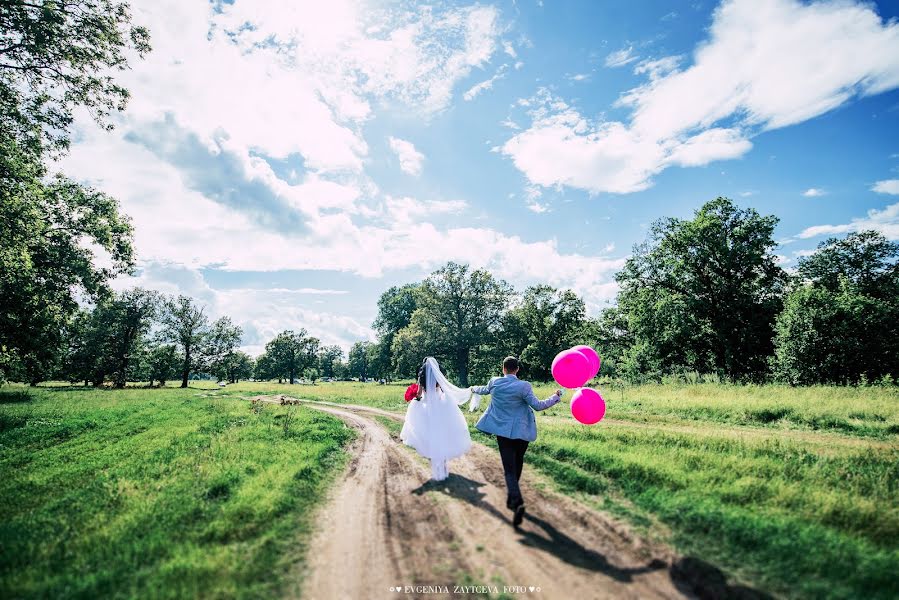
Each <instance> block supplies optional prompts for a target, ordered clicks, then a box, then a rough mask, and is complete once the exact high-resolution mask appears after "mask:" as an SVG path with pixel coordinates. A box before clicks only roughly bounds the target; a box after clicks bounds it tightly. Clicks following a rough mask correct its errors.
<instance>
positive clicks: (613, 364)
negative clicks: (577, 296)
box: [584, 307, 639, 379]
mask: <svg viewBox="0 0 899 600" xmlns="http://www.w3.org/2000/svg"><path fill="white" fill-rule="evenodd" d="M584 339H585V340H587V341H586V342H585V343H587V344H588V345H590V346H592V347H593V348H595V349H596V351H597V352H599V354H600V356H601V357H602V371H601V372H602V374H603V375H609V376H618V375H625V376H627V377H629V378H631V379H638V378H639V372H638V371H634V372H631V371H629V370H628V368H629V367H631V366H632V365H630V364H628V363H627V362H626V358H627V355H628V351H629V350H630V348H631V347H632V346H633V345H634V341H633V336H631V334H630V330H629V329H628V323H627V316H626V315H625V314H624V313H623V312H622V311H621V310H619V309H618V308H617V307H615V308H607V309H605V310H603V311H602V313H601V314H600V315H599V318H597V319H587V321H586V322H585V324H584Z"/></svg>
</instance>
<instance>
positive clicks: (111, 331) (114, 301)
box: [60, 288, 159, 388]
mask: <svg viewBox="0 0 899 600" xmlns="http://www.w3.org/2000/svg"><path fill="white" fill-rule="evenodd" d="M158 303H159V299H158V294H157V293H156V292H152V291H149V290H145V289H141V288H133V289H130V290H126V291H123V292H119V293H116V294H113V295H112V296H109V297H107V298H104V299H102V300H101V301H100V302H99V303H98V304H97V305H95V306H94V307H93V308H92V309H90V310H86V309H85V310H81V311H79V312H78V313H77V314H76V315H75V317H74V318H73V319H72V320H71V321H70V324H69V326H68V327H67V351H66V353H65V354H66V356H65V358H64V360H63V366H62V371H61V372H60V375H62V376H63V377H65V378H66V379H68V380H69V381H85V382H88V381H90V382H93V383H94V385H102V384H103V383H104V381H106V380H107V379H110V380H112V382H113V384H114V385H115V387H117V388H123V387H125V383H126V382H127V381H128V378H129V376H131V375H133V373H134V372H136V371H139V368H138V367H139V363H140V355H141V351H142V350H141V349H142V346H143V342H144V337H145V336H146V334H147V332H148V331H149V330H150V327H151V326H152V323H153V319H154V317H155V315H156V311H157V308H158Z"/></svg>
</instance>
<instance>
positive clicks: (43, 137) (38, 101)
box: [0, 0, 149, 383]
mask: <svg viewBox="0 0 899 600" xmlns="http://www.w3.org/2000/svg"><path fill="white" fill-rule="evenodd" d="M128 49H134V50H136V51H137V53H138V55H142V54H143V53H145V52H147V51H148V50H149V45H148V36H147V32H146V30H145V29H142V28H139V27H133V26H132V25H131V23H130V16H129V13H128V7H127V4H124V3H116V2H109V1H106V0H82V1H73V2H64V3H61V2H41V3H37V2H25V1H17V0H9V1H7V2H3V3H2V4H0V221H2V222H3V223H4V227H3V228H2V232H0V305H2V306H3V307H4V310H3V311H2V312H0V361H2V362H0V373H2V372H9V371H10V370H11V369H16V370H17V372H18V373H19V374H23V375H26V376H27V377H28V378H29V379H30V380H31V382H32V383H35V382H36V381H39V380H40V379H41V378H43V377H44V376H46V374H47V373H49V372H50V370H51V369H52V368H53V366H54V364H55V362H56V359H57V357H58V355H59V349H60V345H61V343H62V338H63V334H64V329H65V327H66V326H67V324H68V321H69V320H70V318H71V317H72V315H74V314H75V312H76V310H77V302H76V300H75V298H76V297H77V296H78V295H86V296H87V297H88V298H92V299H94V300H97V299H99V298H100V297H101V296H102V295H104V294H106V293H108V289H107V287H106V282H107V281H108V280H109V279H110V278H111V277H113V276H115V275H117V274H120V273H125V272H128V271H129V270H130V269H131V267H132V266H133V264H134V258H133V250H132V247H131V237H132V232H131V225H130V223H129V221H128V219H127V218H126V217H125V216H123V215H121V214H120V212H119V207H118V203H117V202H116V201H115V200H114V199H112V198H110V197H109V196H106V195H105V194H102V193H99V192H97V191H95V190H92V189H90V188H87V187H84V186H81V185H79V184H77V183H75V182H73V181H71V180H68V179H66V178H64V177H61V176H57V177H56V178H55V179H53V180H51V181H46V180H45V175H46V167H45V161H46V159H47V158H48V157H49V158H54V157H55V155H56V154H58V153H61V152H63V151H64V150H65V149H66V148H67V147H68V140H69V137H68V136H69V126H70V124H71V122H72V115H73V111H74V110H75V109H76V108H78V107H82V108H87V109H88V111H89V112H91V114H92V115H93V116H94V118H95V119H96V120H97V121H98V122H99V123H100V124H101V125H103V126H106V127H109V126H110V124H111V122H110V121H109V120H108V119H107V116H108V115H109V114H110V112H112V111H114V110H122V109H123V108H124V104H125V100H126V99H127V96H128V93H127V90H125V89H124V88H123V87H121V86H119V85H117V84H116V83H115V81H114V79H113V78H112V76H111V75H110V73H111V72H113V71H114V70H121V69H125V68H126V67H127V61H126V58H125V56H126V50H128ZM92 246H93V247H95V248H98V249H102V250H103V251H105V252H106V253H108V255H109V258H110V259H111V260H110V266H109V267H100V266H98V265H97V260H96V255H95V253H94V251H93V250H91V247H92ZM2 377H3V375H2V374H0V378H2Z"/></svg>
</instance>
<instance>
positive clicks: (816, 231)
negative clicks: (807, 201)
mask: <svg viewBox="0 0 899 600" xmlns="http://www.w3.org/2000/svg"><path fill="white" fill-rule="evenodd" d="M868 229H873V230H874V231H879V232H880V233H882V234H883V235H884V236H886V237H887V238H888V239H890V240H899V203H896V204H891V205H889V206H887V207H886V208H884V209H883V210H877V209H871V210H869V211H868V214H867V215H866V216H864V217H860V218H857V219H852V221H851V222H849V223H844V224H841V225H814V226H812V227H807V228H805V229H803V230H802V231H801V232H800V233H799V235H797V236H796V237H798V238H800V239H807V238H812V237H817V236H821V235H840V234H844V233H850V232H853V231H865V230H868Z"/></svg>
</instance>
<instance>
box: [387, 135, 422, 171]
mask: <svg viewBox="0 0 899 600" xmlns="http://www.w3.org/2000/svg"><path fill="white" fill-rule="evenodd" d="M387 141H388V143H389V144H390V149H391V150H393V151H394V153H396V157H397V158H398V159H399V161H400V169H401V170H402V171H403V172H404V173H408V174H410V175H420V174H421V165H422V163H424V161H425V155H424V154H422V153H421V152H419V151H418V150H416V149H415V145H414V144H412V142H409V141H406V140H401V139H399V138H395V137H393V136H390V137H389V138H387Z"/></svg>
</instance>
